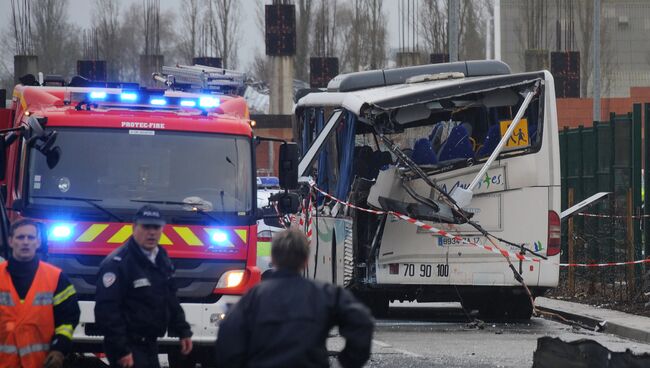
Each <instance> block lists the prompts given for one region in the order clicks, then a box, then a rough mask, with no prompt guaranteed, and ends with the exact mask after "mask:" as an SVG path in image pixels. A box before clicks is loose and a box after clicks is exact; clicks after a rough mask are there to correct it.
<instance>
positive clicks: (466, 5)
mask: <svg viewBox="0 0 650 368" xmlns="http://www.w3.org/2000/svg"><path fill="white" fill-rule="evenodd" d="M488 7H489V1H488V0H481V1H476V0H463V1H462V2H461V4H460V21H459V24H460V30H459V33H458V44H459V45H460V55H459V56H460V58H461V59H465V60H467V59H482V58H483V57H484V55H485V31H484V30H485V18H486V16H487V14H488ZM419 19H420V22H419V29H420V35H421V37H422V39H423V41H424V46H425V50H426V51H427V52H429V53H448V50H449V37H448V35H449V23H448V19H449V17H448V6H447V1H446V0H423V2H422V3H421V5H420V17H419Z"/></svg>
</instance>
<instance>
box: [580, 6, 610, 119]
mask: <svg viewBox="0 0 650 368" xmlns="http://www.w3.org/2000/svg"><path fill="white" fill-rule="evenodd" d="M575 5H576V13H577V16H578V28H579V31H580V37H579V38H578V39H579V40H580V42H579V43H578V50H579V51H580V95H581V96H583V97H585V96H589V95H591V93H592V91H590V90H589V81H590V80H591V79H592V77H593V76H592V70H593V49H592V47H593V45H592V43H593V33H594V23H593V20H594V3H593V1H586V0H579V1H577V3H576V4H575ZM601 23H602V24H601V28H600V64H601V68H600V69H601V76H600V77H601V82H602V84H603V85H602V91H603V95H607V94H609V91H610V87H611V82H612V68H613V60H612V54H613V53H612V52H610V51H611V50H610V48H611V41H610V39H609V33H608V32H607V29H608V27H607V26H608V25H607V23H606V20H604V21H601ZM594 119H600V117H597V116H594Z"/></svg>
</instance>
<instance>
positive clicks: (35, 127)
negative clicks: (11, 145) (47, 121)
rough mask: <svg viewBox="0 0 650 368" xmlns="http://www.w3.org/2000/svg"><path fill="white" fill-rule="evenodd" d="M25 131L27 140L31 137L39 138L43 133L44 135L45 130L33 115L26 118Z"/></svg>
mask: <svg viewBox="0 0 650 368" xmlns="http://www.w3.org/2000/svg"><path fill="white" fill-rule="evenodd" d="M27 128H28V129H27V132H26V133H25V134H26V137H25V138H27V139H28V140H29V139H33V138H40V137H42V136H43V135H45V131H44V130H43V126H42V125H41V123H40V122H39V121H38V119H36V117H34V116H30V117H29V118H27Z"/></svg>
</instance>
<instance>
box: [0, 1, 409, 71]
mask: <svg viewBox="0 0 650 368" xmlns="http://www.w3.org/2000/svg"><path fill="white" fill-rule="evenodd" d="M237 1H240V2H241V3H242V5H241V12H242V16H241V19H240V21H241V22H242V24H241V27H240V32H241V41H242V42H241V44H240V46H239V47H240V48H239V65H241V67H242V68H241V69H243V70H245V69H247V67H248V65H249V63H250V60H252V58H253V56H254V55H255V50H256V49H258V50H262V51H263V50H264V40H263V38H262V36H261V34H260V32H259V31H258V29H257V25H256V24H255V17H256V15H255V8H256V7H255V3H258V2H264V3H270V0H237ZM346 1H352V0H339V2H340V3H343V2H346ZM399 1H401V0H384V12H385V13H386V14H387V16H388V31H389V35H388V39H389V47H390V48H396V47H398V42H399V41H398V32H397V29H398V24H399V23H398V22H399V20H398V12H397V9H398V2H399ZM141 2H142V0H120V10H121V11H124V9H127V8H128V7H129V6H130V5H131V4H132V3H141ZM418 2H419V1H418ZM0 3H2V4H3V5H2V7H1V8H4V9H5V10H6V11H2V12H0V13H4V14H2V15H0V27H1V28H0V29H2V30H3V31H4V30H6V29H7V26H8V25H9V24H10V17H11V8H10V0H0ZM68 3H69V6H68V12H69V13H70V18H71V19H75V22H76V23H77V25H78V26H80V27H82V28H88V27H90V26H91V22H92V16H91V14H92V8H93V4H94V0H68ZM180 4H182V2H181V1H180V0H161V1H160V7H161V10H163V11H165V10H171V11H176V12H177V11H179V7H180Z"/></svg>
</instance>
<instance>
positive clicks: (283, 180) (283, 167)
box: [278, 142, 300, 189]
mask: <svg viewBox="0 0 650 368" xmlns="http://www.w3.org/2000/svg"><path fill="white" fill-rule="evenodd" d="M299 159H300V156H299V154H298V145H297V144H296V143H288V142H285V143H282V144H281V145H280V160H279V162H278V174H279V175H278V176H279V179H280V187H281V188H282V189H297V188H298V162H299Z"/></svg>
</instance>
